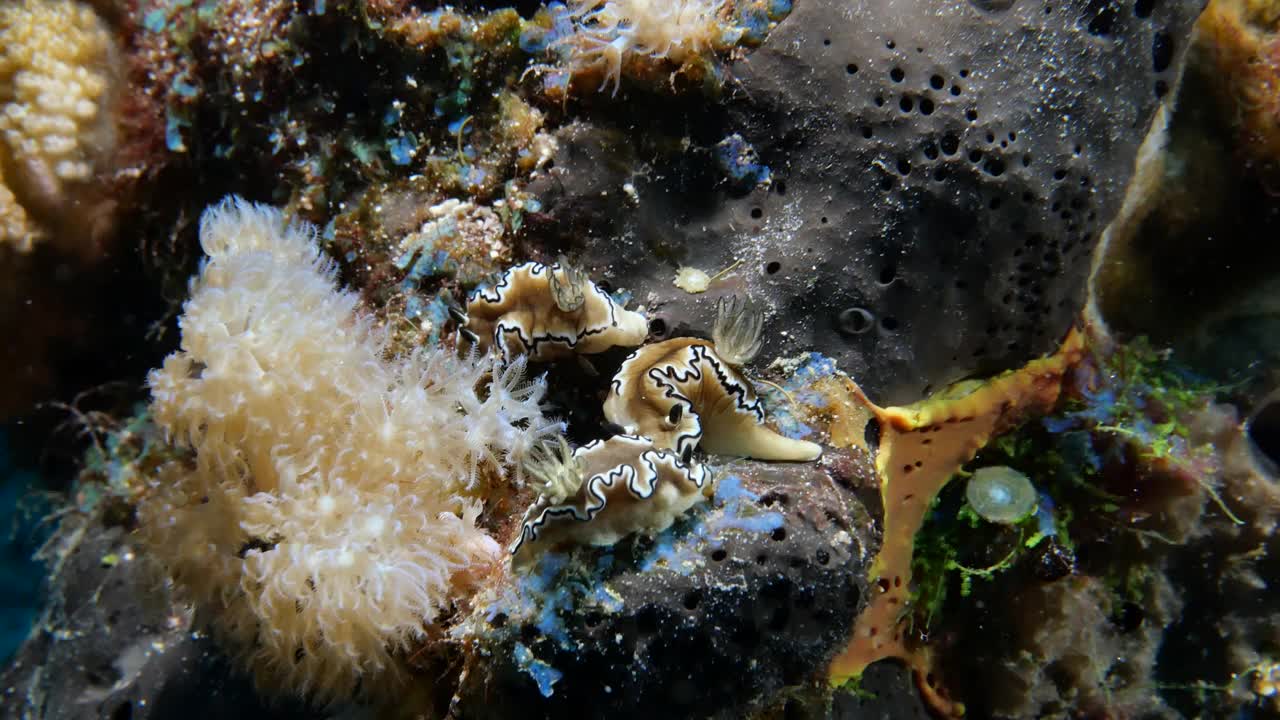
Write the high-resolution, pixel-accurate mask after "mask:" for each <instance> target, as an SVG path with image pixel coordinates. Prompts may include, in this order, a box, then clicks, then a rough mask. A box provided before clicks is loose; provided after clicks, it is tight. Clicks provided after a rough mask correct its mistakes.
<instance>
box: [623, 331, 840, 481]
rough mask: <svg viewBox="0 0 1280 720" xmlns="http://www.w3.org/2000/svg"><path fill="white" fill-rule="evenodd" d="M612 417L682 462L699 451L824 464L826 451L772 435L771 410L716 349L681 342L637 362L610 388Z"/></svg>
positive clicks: (641, 355)
mask: <svg viewBox="0 0 1280 720" xmlns="http://www.w3.org/2000/svg"><path fill="white" fill-rule="evenodd" d="M604 414H605V417H606V418H607V419H608V420H609V421H610V422H613V423H617V424H618V425H621V426H622V427H623V428H625V429H626V431H627V432H629V433H634V434H639V435H644V436H646V437H650V438H653V441H654V444H655V445H657V446H658V447H662V448H674V449H675V451H676V452H677V453H679V454H681V455H682V456H683V455H684V454H685V453H689V452H692V451H693V449H694V448H695V447H697V446H699V445H701V446H702V448H703V449H704V450H706V451H707V452H709V453H713V454H716V455H738V456H742V457H750V458H756V459H757V460H792V461H808V460H816V459H817V458H818V456H819V455H821V454H822V448H821V446H819V445H817V444H815V443H811V442H807V441H804V440H793V439H791V438H787V437H784V436H782V435H779V434H777V433H775V432H774V431H772V430H770V429H769V428H767V427H765V425H764V419H765V414H764V403H763V402H762V401H761V400H760V398H758V397H757V396H756V393H755V389H754V388H752V387H751V383H750V382H748V381H747V379H746V378H745V377H743V376H742V374H741V373H739V372H738V371H737V370H736V369H734V367H733V366H732V365H730V364H729V362H727V361H726V360H724V359H723V358H722V357H721V356H720V355H718V354H717V353H716V346H715V344H713V343H711V342H708V341H706V340H702V339H698V338H674V339H672V340H667V341H665V342H660V343H655V344H653V345H646V346H644V347H642V348H640V349H639V350H637V351H635V352H634V353H632V354H631V356H630V357H628V358H627V360H626V362H624V363H623V364H622V368H621V369H619V370H618V374H617V375H616V376H615V377H614V378H613V382H612V384H611V385H610V388H609V397H608V398H607V399H606V400H605V403H604Z"/></svg>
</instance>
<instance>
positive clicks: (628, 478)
mask: <svg viewBox="0 0 1280 720" xmlns="http://www.w3.org/2000/svg"><path fill="white" fill-rule="evenodd" d="M573 457H574V460H575V461H576V462H577V464H578V466H579V467H580V468H581V472H582V475H583V476H584V478H585V480H584V481H583V482H582V485H581V486H580V487H579V489H578V491H577V492H576V493H575V494H574V495H572V496H570V497H569V498H567V499H565V500H562V501H560V502H555V501H553V500H552V499H551V498H548V497H547V496H545V495H544V496H540V497H539V498H538V499H537V500H536V501H535V502H534V503H533V505H531V506H529V509H528V511H527V512H525V516H524V520H523V522H522V523H521V527H520V536H519V537H518V538H517V539H516V542H515V544H514V545H512V547H511V554H512V555H513V556H518V555H519V554H520V553H521V552H522V551H524V552H528V551H529V550H530V549H531V548H532V547H533V546H535V545H537V546H542V547H550V546H552V545H555V544H558V543H561V542H565V541H571V542H577V543H581V544H585V545H612V544H614V543H616V542H617V541H619V540H621V539H622V538H624V537H626V536H627V535H630V534H631V533H634V532H639V531H645V532H659V531H662V530H665V529H667V528H668V527H670V526H671V524H672V523H673V522H675V520H676V518H678V517H680V516H681V515H683V514H684V512H685V511H686V510H688V509H689V508H691V507H693V506H694V505H696V504H697V503H699V502H702V501H703V500H704V499H706V498H707V497H709V496H710V495H711V493H712V492H713V491H714V487H713V483H712V482H711V472H710V471H709V470H707V468H706V467H704V466H703V465H701V464H700V463H695V462H686V461H684V460H681V458H680V457H678V456H677V455H676V454H675V453H673V452H671V451H668V450H661V449H658V448H656V447H654V443H653V441H652V440H650V439H649V438H646V437H640V436H635V435H615V436H613V437H611V438H609V439H608V440H596V441H593V442H590V443H587V444H586V445H583V446H582V447H580V448H577V449H576V450H574V452H573Z"/></svg>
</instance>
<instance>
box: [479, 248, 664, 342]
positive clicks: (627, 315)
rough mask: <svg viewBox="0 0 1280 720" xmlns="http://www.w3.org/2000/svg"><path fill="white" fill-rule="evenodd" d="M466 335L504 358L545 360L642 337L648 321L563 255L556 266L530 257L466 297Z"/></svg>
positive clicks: (642, 338) (647, 328)
mask: <svg viewBox="0 0 1280 720" xmlns="http://www.w3.org/2000/svg"><path fill="white" fill-rule="evenodd" d="M456 319H457V320H458V321H459V324H460V325H461V327H460V328H459V331H458V334H459V336H460V337H461V338H462V339H465V340H467V341H470V342H471V343H473V344H475V345H477V346H478V347H479V349H480V350H481V351H487V350H488V349H489V348H491V347H493V348H496V349H497V351H498V353H499V354H500V356H501V357H502V359H503V360H507V361H510V360H512V359H514V358H516V357H518V356H520V355H525V356H527V357H528V358H529V359H530V360H534V361H538V362H546V361H550V360H559V359H564V358H567V357H571V356H573V355H574V354H583V355H591V354H595V353H601V352H604V351H606V350H608V349H610V348H613V347H635V346H636V345H639V344H640V343H642V342H644V338H645V335H647V334H648V332H649V326H648V323H647V322H646V320H645V318H644V316H643V315H641V314H640V313H638V312H633V311H631V310H627V309H625V308H623V307H621V306H620V305H618V303H616V302H614V301H613V298H611V297H609V294H608V293H606V292H605V291H604V290H601V289H600V287H599V286H598V285H596V284H595V283H593V282H591V281H590V280H589V279H587V277H586V275H585V274H584V273H583V272H582V271H581V270H579V269H577V268H574V267H573V266H571V265H570V264H569V263H568V262H566V261H565V259H564V258H563V257H561V258H560V261H559V262H557V263H556V264H555V265H544V264H542V263H536V262H529V263H524V264H523V265H517V266H516V267H513V268H511V269H509V270H507V271H506V272H504V273H503V274H502V275H501V276H500V277H499V278H498V281H497V282H496V283H494V284H493V285H492V286H489V287H481V288H480V289H478V290H476V291H475V292H474V293H472V295H471V297H470V298H468V300H467V309H466V314H465V315H462V316H460V317H457V318H456Z"/></svg>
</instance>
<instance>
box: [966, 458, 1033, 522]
mask: <svg viewBox="0 0 1280 720" xmlns="http://www.w3.org/2000/svg"><path fill="white" fill-rule="evenodd" d="M964 496H965V499H966V500H968V501H969V505H970V506H971V507H972V508H973V511H974V512H976V513H978V515H980V516H981V517H982V519H983V520H986V521H987V522H993V523H998V524H1000V525H1012V524H1014V523H1017V522H1020V521H1022V520H1024V519H1026V518H1027V517H1028V516H1029V515H1031V514H1032V513H1034V512H1035V511H1036V505H1037V496H1036V489H1035V487H1034V486H1032V484H1031V479H1030V478H1028V477H1027V476H1026V475H1023V474H1022V473H1020V472H1018V471H1017V470H1014V469H1013V468H1011V467H1007V466H1004V465H998V466H993V467H984V468H978V469H977V470H976V471H974V473H973V476H972V477H970V478H969V484H968V485H967V486H966V487H965V491H964Z"/></svg>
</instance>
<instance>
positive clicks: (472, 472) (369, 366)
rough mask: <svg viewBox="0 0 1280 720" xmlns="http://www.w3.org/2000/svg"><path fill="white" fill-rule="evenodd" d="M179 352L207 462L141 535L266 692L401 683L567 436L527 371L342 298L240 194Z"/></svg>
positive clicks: (212, 231) (188, 432) (157, 491)
mask: <svg viewBox="0 0 1280 720" xmlns="http://www.w3.org/2000/svg"><path fill="white" fill-rule="evenodd" d="M200 236H201V244H202V246H203V248H204V250H205V252H206V253H207V254H208V256H209V257H208V260H207V261H206V262H205V264H204V266H203V268H202V270H201V272H200V275H199V277H198V278H197V279H196V280H195V281H194V282H193V283H192V289H191V298H190V300H189V301H188V302H187V304H186V305H185V307H184V313H183V316H182V317H181V319H180V326H181V329H182V346H181V349H180V350H179V351H178V352H176V353H174V354H173V355H171V356H169V357H168V358H167V359H166V360H165V363H164V366H163V368H161V369H159V370H156V371H153V372H152V373H151V375H150V377H149V383H150V386H151V391H152V395H153V402H152V411H153V413H154V416H155V419H156V421H157V423H159V424H160V425H161V427H163V428H164V430H165V431H166V432H167V433H168V434H169V435H170V436H171V437H172V438H173V440H174V441H175V442H176V443H177V444H179V445H180V446H184V447H188V448H190V449H191V450H192V451H194V452H193V459H192V460H191V461H190V462H189V463H177V462H175V463H171V464H170V465H168V466H166V467H165V468H164V470H163V471H162V472H161V473H160V476H159V477H158V478H157V479H156V480H155V482H154V483H153V487H152V488H151V489H150V492H148V493H147V494H146V495H145V497H144V499H143V500H142V501H141V504H140V506H139V508H138V512H139V520H140V535H141V538H142V540H143V545H144V547H145V549H146V550H147V551H148V552H149V554H150V555H151V556H152V557H154V558H155V559H157V560H158V561H159V562H160V563H161V564H162V565H163V566H164V568H165V569H166V570H167V571H168V573H169V575H170V576H171V577H172V579H173V580H174V582H175V584H176V585H177V586H178V588H179V589H180V590H182V591H184V592H185V593H186V595H187V596H189V597H190V599H191V600H192V601H193V602H194V603H195V604H196V605H197V607H198V608H199V610H200V611H201V613H202V614H203V615H205V616H207V617H210V618H212V620H213V622H214V625H215V628H216V629H218V630H220V631H221V634H222V635H223V636H224V637H225V638H226V639H227V640H228V641H229V643H230V645H231V649H232V650H233V651H236V652H238V653H240V654H241V655H242V656H244V657H245V658H247V660H248V662H249V665H250V667H251V668H252V669H253V670H254V672H255V674H256V676H257V678H258V679H259V681H260V682H261V683H262V684H264V685H267V686H272V685H274V686H279V687H284V688H290V689H294V690H301V691H306V692H307V694H309V695H310V696H312V697H315V698H318V699H336V698H343V697H348V696H351V695H352V694H353V693H354V692H355V690H356V688H357V687H362V688H364V689H366V690H368V689H370V688H371V687H374V686H377V685H378V684H379V683H383V682H385V681H389V680H394V679H396V678H397V677H399V676H400V670H401V664H400V657H401V656H402V654H403V653H404V652H406V651H408V650H409V649H410V646H411V645H412V644H414V643H416V642H419V641H421V640H422V639H423V638H424V636H425V633H426V627H427V626H428V625H429V624H431V623H432V622H435V621H437V620H439V619H440V618H441V616H442V615H444V614H446V613H448V612H449V611H450V609H451V606H452V605H453V603H454V602H455V601H456V600H457V599H458V598H460V597H465V595H466V593H467V592H469V590H470V587H469V585H470V583H472V582H474V580H475V579H476V578H477V577H478V576H479V575H480V574H482V573H483V572H484V571H485V570H486V569H487V568H489V567H491V566H492V563H493V561H494V560H495V559H496V557H497V556H498V555H499V554H500V548H499V546H498V545H497V543H496V542H495V541H494V540H493V539H492V538H490V537H489V535H488V534H487V533H486V532H485V531H484V530H483V529H482V528H480V527H477V525H476V521H477V518H478V516H479V514H480V511H481V502H482V492H483V491H484V490H485V489H486V488H488V487H489V486H490V485H489V483H488V482H486V481H485V480H486V479H499V478H498V476H499V475H500V474H501V473H503V472H505V471H506V470H508V469H509V468H510V467H511V466H514V465H518V464H519V463H521V462H522V461H523V459H524V458H523V456H524V453H525V452H526V451H527V450H528V448H530V447H532V446H533V445H534V444H535V443H537V442H539V441H540V440H541V439H542V437H543V436H545V435H548V434H551V433H553V432H555V431H558V430H559V429H560V425H559V423H553V422H549V421H548V420H546V419H545V418H543V416H542V413H541V411H540V409H539V405H538V403H539V401H540V399H541V397H542V395H543V391H544V388H543V385H542V383H541V381H536V382H534V383H531V384H522V381H521V380H520V373H521V371H522V369H523V366H522V364H521V363H519V362H515V363H511V364H509V365H508V366H507V367H505V368H502V369H495V367H494V361H493V360H492V359H490V358H487V357H478V356H474V355H473V356H469V357H463V358H460V357H457V356H455V355H453V354H452V353H450V352H446V351H443V350H438V351H429V350H418V351H416V352H414V353H412V354H411V355H409V356H408V357H403V358H390V359H389V358H388V357H387V356H386V350H387V348H386V342H385V337H384V334H383V333H382V332H380V331H379V330H377V329H376V328H375V325H374V322H373V320H372V318H371V317H370V316H369V315H368V314H367V313H365V312H363V311H362V310H361V308H360V307H359V300H358V298H357V296H356V295H355V294H352V293H349V292H343V291H341V290H339V288H338V287H337V284H336V282H335V279H334V269H333V266H332V265H331V264H330V263H329V262H328V261H327V260H325V259H324V258H323V256H322V255H321V254H320V252H319V250H318V249H317V247H316V246H315V244H314V241H313V239H312V235H311V233H310V231H309V230H307V229H305V228H301V227H297V226H289V225H286V223H285V221H284V219H283V218H282V216H281V215H280V213H279V212H278V211H276V210H274V209H271V208H267V207H262V206H255V205H250V204H247V203H244V202H242V201H239V200H228V201H224V202H223V203H222V204H220V205H218V206H216V207H213V208H211V209H209V210H208V211H206V212H205V214H204V217H203V218H202V220H201V228H200Z"/></svg>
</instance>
